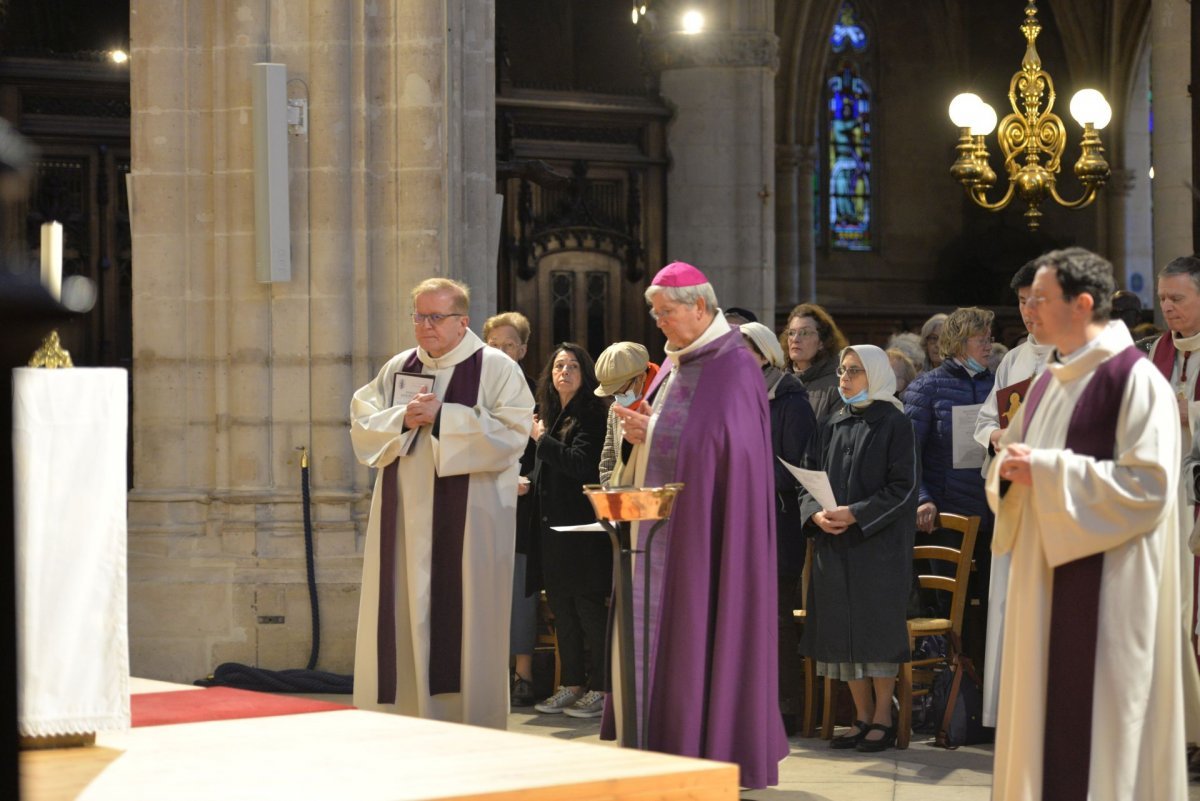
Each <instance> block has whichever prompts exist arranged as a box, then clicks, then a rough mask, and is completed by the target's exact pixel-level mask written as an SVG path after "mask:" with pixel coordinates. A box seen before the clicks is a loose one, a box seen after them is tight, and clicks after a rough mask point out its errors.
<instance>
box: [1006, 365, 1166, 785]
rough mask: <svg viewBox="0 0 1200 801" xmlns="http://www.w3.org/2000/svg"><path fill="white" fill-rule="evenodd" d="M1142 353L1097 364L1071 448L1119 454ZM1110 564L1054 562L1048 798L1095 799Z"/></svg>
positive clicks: (1034, 397) (1078, 410)
mask: <svg viewBox="0 0 1200 801" xmlns="http://www.w3.org/2000/svg"><path fill="white" fill-rule="evenodd" d="M1142 358H1143V356H1142V353H1141V351H1139V350H1138V349H1137V348H1136V347H1135V346H1133V345H1130V346H1129V347H1128V348H1126V349H1125V350H1123V351H1121V352H1120V353H1118V354H1116V355H1115V356H1112V357H1110V358H1109V359H1106V360H1105V361H1104V362H1102V363H1101V364H1100V366H1098V367H1097V368H1096V370H1095V372H1094V374H1093V375H1092V379H1091V381H1090V382H1088V385H1087V386H1086V387H1085V388H1084V390H1083V392H1082V394H1080V396H1079V400H1078V401H1076V403H1075V408H1074V410H1072V412H1071V420H1070V423H1069V424H1068V427H1067V440H1066V443H1065V447H1066V448H1068V449H1069V450H1071V451H1074V452H1075V453H1079V454H1083V455H1085V456H1091V457H1092V458H1094V459H1097V460H1101V459H1103V460H1112V459H1115V458H1116V453H1115V452H1114V449H1115V447H1116V434H1117V416H1118V415H1119V414H1120V411H1121V399H1122V397H1123V396H1124V393H1125V384H1126V381H1127V380H1128V378H1129V372H1130V370H1132V369H1133V366H1134V365H1135V364H1136V363H1137V362H1138V360H1140V359H1142ZM1051 380H1052V376H1051V373H1050V372H1049V371H1047V372H1046V373H1044V374H1043V375H1042V377H1041V379H1040V380H1039V381H1038V382H1037V383H1035V384H1034V386H1033V389H1032V390H1031V391H1030V393H1029V400H1028V402H1027V405H1028V409H1027V412H1026V415H1025V431H1028V430H1029V422H1030V420H1032V419H1033V415H1034V413H1035V412H1036V411H1037V407H1038V405H1039V403H1040V402H1041V399H1042V396H1043V395H1044V394H1045V393H1046V388H1047V386H1049V383H1050V381H1051ZM1103 570H1104V554H1102V553H1098V554H1093V555H1092V556H1087V557H1084V558H1082V559H1076V560H1075V561H1073V562H1068V563H1067V564H1065V565H1060V566H1058V567H1056V568H1054V588H1053V596H1052V600H1051V604H1050V640H1049V659H1048V660H1047V676H1046V721H1045V739H1044V741H1043V742H1044V745H1043V751H1042V765H1043V769H1042V798H1044V799H1047V801H1049V799H1054V801H1086V799H1087V798H1088V776H1089V774H1090V769H1091V751H1092V695H1093V691H1094V687H1095V680H1096V637H1097V633H1098V631H1099V618H1100V578H1101V575H1102V573H1103Z"/></svg>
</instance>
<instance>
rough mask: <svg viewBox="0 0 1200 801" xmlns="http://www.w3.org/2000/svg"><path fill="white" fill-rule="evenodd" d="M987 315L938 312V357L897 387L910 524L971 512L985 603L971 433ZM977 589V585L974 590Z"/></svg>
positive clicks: (984, 371)
mask: <svg viewBox="0 0 1200 801" xmlns="http://www.w3.org/2000/svg"><path fill="white" fill-rule="evenodd" d="M992 319H993V315H992V312H990V311H988V310H986V309H980V308H976V307H973V306H971V307H967V308H962V309H956V310H955V311H954V312H953V313H952V314H951V315H950V316H949V317H947V318H946V321H945V323H943V325H942V332H941V336H940V338H939V339H938V349H939V352H940V353H941V356H942V363H941V364H940V365H938V366H937V367H935V368H934V369H933V370H930V371H928V372H924V373H921V374H920V375H919V376H917V378H916V380H914V381H913V382H912V383H911V384H909V385H908V389H907V390H905V393H904V413H905V414H906V415H908V417H909V419H910V420H912V423H913V430H914V431H915V432H916V437H917V448H918V450H919V451H920V453H921V498H920V505H919V506H918V507H917V517H916V523H917V529H918V530H919V531H924V532H932V531H933V530H934V529H935V528H936V527H937V516H938V513H939V512H952V513H954V514H959V515H967V516H970V515H979V517H980V519H981V520H980V526H979V536H978V539H977V540H976V543H975V560H976V566H977V567H978V571H977V573H976V575H975V576H972V586H973V587H974V589H973V594H974V595H975V596H976V597H979V598H980V603H981V604H986V603H987V586H988V568H989V566H990V565H991V540H992V512H991V510H990V509H989V508H988V504H987V497H986V496H985V494H984V490H983V476H982V475H981V473H980V467H981V465H982V464H983V456H984V451H983V447H982V446H980V445H979V443H977V442H975V441H974V438H973V435H974V431H975V418H976V417H977V416H978V410H979V407H980V406H981V405H982V404H983V402H984V401H986V400H987V399H988V396H989V395H990V394H991V392H992V385H993V383H994V382H995V376H994V375H993V374H992V371H991V370H989V369H988V367H987V363H988V357H989V356H990V355H991V350H992ZM959 407H967V408H963V409H962V410H961V411H959V412H958V413H957V415H958V417H959V420H958V422H959V426H958V428H959V431H960V432H961V436H959V437H958V438H957V440H958V441H957V442H956V441H955V440H956V437H955V435H954V431H955V416H956V413H955V409H956V408H959ZM972 409H973V411H972ZM965 418H969V420H968V419H965ZM978 588H983V589H982V592H980V591H979V589H978ZM978 635H980V632H972V633H971V639H974V637H975V636H978Z"/></svg>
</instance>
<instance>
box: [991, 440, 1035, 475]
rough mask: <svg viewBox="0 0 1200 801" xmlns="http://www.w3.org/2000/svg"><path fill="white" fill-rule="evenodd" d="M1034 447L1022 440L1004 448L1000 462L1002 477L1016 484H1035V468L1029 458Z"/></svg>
mask: <svg viewBox="0 0 1200 801" xmlns="http://www.w3.org/2000/svg"><path fill="white" fill-rule="evenodd" d="M1032 452H1033V451H1032V449H1030V447H1029V446H1028V445H1025V444H1024V443H1021V442H1014V443H1013V444H1012V445H1009V446H1008V447H1007V448H1005V449H1004V453H1003V457H1002V460H1001V462H1000V468H999V469H1000V478H1002V479H1004V480H1005V481H1011V482H1012V483H1014V484H1025V485H1026V486H1032V485H1033V469H1032V464H1031V462H1030V460H1029V455H1030V454H1031V453H1032Z"/></svg>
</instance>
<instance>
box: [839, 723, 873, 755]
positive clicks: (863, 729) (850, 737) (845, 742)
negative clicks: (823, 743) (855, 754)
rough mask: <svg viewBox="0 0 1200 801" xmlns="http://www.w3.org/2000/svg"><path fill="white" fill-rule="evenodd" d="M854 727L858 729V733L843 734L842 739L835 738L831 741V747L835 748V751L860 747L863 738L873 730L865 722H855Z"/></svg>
mask: <svg viewBox="0 0 1200 801" xmlns="http://www.w3.org/2000/svg"><path fill="white" fill-rule="evenodd" d="M854 727H855V728H856V729H858V731H856V732H854V733H853V734H843V735H842V736H840V737H834V738H833V739H832V740H830V741H829V747H830V748H833V749H834V750H842V749H847V748H854V747H855V746H857V745H858V742H859V740H861V739H862V738H863V736H864V735H865V734H866V733H867V732H868V731H870V730H871V727H870V726H868V725H867V722H866V721H865V720H856V721H854Z"/></svg>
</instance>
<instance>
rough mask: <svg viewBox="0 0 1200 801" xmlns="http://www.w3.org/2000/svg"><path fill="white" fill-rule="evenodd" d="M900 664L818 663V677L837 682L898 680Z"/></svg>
mask: <svg viewBox="0 0 1200 801" xmlns="http://www.w3.org/2000/svg"><path fill="white" fill-rule="evenodd" d="M899 672H900V663H899V662H817V675H818V676H828V677H829V678H831V679H835V680H837V681H854V680H856V679H887V678H893V679H894V678H896V676H897V674H899Z"/></svg>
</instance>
